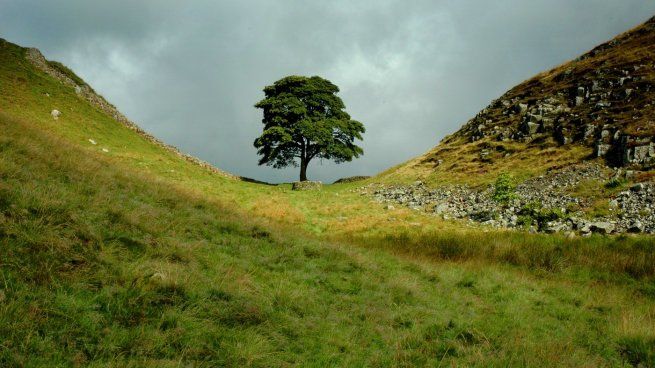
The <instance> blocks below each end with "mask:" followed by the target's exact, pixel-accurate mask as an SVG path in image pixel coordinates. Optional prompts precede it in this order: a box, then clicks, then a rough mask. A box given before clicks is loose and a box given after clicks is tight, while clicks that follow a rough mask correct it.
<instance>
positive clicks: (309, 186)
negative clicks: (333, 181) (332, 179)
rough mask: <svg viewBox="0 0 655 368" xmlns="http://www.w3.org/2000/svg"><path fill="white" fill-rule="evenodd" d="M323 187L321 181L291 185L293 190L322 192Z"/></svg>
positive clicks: (297, 182)
mask: <svg viewBox="0 0 655 368" xmlns="http://www.w3.org/2000/svg"><path fill="white" fill-rule="evenodd" d="M322 187H323V183H322V182H320V181H309V180H308V181H296V182H294V183H293V184H292V185H291V190H320V189H321V188H322Z"/></svg>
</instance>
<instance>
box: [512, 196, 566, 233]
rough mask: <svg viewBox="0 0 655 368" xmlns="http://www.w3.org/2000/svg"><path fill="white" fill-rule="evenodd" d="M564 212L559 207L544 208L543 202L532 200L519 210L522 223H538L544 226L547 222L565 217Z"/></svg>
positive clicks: (528, 224)
mask: <svg viewBox="0 0 655 368" xmlns="http://www.w3.org/2000/svg"><path fill="white" fill-rule="evenodd" d="M564 217H565V216H564V213H563V212H562V210H561V209H559V208H544V207H543V206H542V205H541V203H538V202H532V203H529V204H527V205H525V206H523V208H521V209H520V210H519V220H520V222H519V223H521V224H524V225H527V226H530V225H532V224H537V225H538V226H539V227H543V226H544V225H545V224H546V223H547V222H550V221H555V220H559V219H562V218H564Z"/></svg>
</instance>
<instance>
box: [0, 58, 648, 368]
mask: <svg viewBox="0 0 655 368" xmlns="http://www.w3.org/2000/svg"><path fill="white" fill-rule="evenodd" d="M0 91H2V92H0V132H1V133H2V134H0V366H8V367H13V366H19V367H20V366H30V367H33V366H36V367H38V366H43V367H53V366H91V367H105V366H116V367H124V366H128V367H130V366H132V367H141V366H150V367H166V366H171V367H172V366H175V367H177V366H198V367H215V366H261V367H288V366H317V367H319V366H321V367H332V366H344V367H360V366H362V367H363V366H376V367H378V366H380V367H385V366H406V367H413V366H435V367H438V366H441V367H444V366H479V367H494V366H496V367H507V366H536V367H541V366H571V367H579V366H588V367H599V366H630V365H634V366H638V365H639V364H641V365H642V366H652V365H653V355H654V354H655V353H654V352H655V346H654V344H653V341H655V340H654V339H655V283H654V281H653V280H655V279H654V277H653V276H654V275H655V270H654V269H653V267H654V266H653V264H655V262H653V254H654V252H653V248H654V246H653V242H652V239H651V238H648V237H626V238H601V237H592V238H590V239H575V240H566V239H563V238H559V237H553V236H530V235H527V234H523V233H517V232H484V231H483V230H482V229H479V228H469V229H466V228H461V224H458V223H450V222H444V221H440V220H437V219H435V218H433V217H429V216H425V215H422V214H420V213H418V212H414V211H410V210H406V209H397V210H393V211H384V210H382V206H381V205H380V204H377V203H373V202H371V201H370V199H369V198H368V197H366V196H361V195H359V194H358V193H357V191H354V189H356V188H358V187H360V186H361V185H364V184H366V183H368V182H372V181H374V180H375V179H370V180H369V181H367V182H364V183H348V184H340V185H334V186H327V187H326V188H325V189H324V190H323V191H320V192H301V193H296V192H291V191H290V189H289V187H288V186H277V187H271V186H264V185H257V184H253V183H244V182H240V181H237V180H233V179H230V178H228V177H225V176H223V175H220V174H214V173H211V172H209V171H207V170H204V169H202V168H200V167H198V166H194V165H192V164H190V163H188V162H187V161H184V160H182V159H180V158H179V157H177V156H176V155H174V154H173V153H171V152H169V151H166V150H164V149H162V148H160V147H157V146H155V145H153V144H151V143H150V142H148V141H146V140H144V139H143V138H141V137H140V136H138V135H137V134H135V133H134V132H133V131H132V130H129V129H128V128H125V127H124V126H122V125H120V124H118V123H116V122H115V121H113V120H112V119H110V118H108V117H106V116H104V115H103V114H102V113H100V112H99V111H98V110H96V109H94V108H92V107H91V106H89V105H88V104H86V103H84V101H83V100H81V99H80V97H78V96H76V95H75V93H74V91H73V90H72V88H68V87H66V86H63V85H61V84H59V83H57V82H56V81H54V80H52V79H51V78H50V77H48V76H46V75H43V74H42V73H39V72H37V71H35V70H33V69H32V68H31V67H30V66H29V65H28V64H27V63H26V62H25V61H24V60H23V58H22V50H21V49H19V48H16V47H13V46H10V45H9V46H7V45H5V46H1V47H0ZM6 91H8V92H6ZM46 92H47V93H49V94H50V97H46V96H45V93H46ZM53 108H57V109H59V110H60V111H62V112H63V114H62V117H61V118H60V119H59V120H57V121H54V120H52V118H51V117H50V115H49V112H50V110H51V109H53ZM90 138H91V139H94V140H95V141H97V142H98V145H92V144H90V143H89V142H88V139H90ZM102 148H107V149H108V150H109V152H108V153H105V152H103V151H102V150H101V149H102Z"/></svg>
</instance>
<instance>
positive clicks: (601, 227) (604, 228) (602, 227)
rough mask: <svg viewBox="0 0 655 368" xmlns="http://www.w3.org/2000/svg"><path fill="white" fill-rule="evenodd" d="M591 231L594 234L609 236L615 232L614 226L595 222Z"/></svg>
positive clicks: (608, 223)
mask: <svg viewBox="0 0 655 368" xmlns="http://www.w3.org/2000/svg"><path fill="white" fill-rule="evenodd" d="M590 229H591V231H592V232H594V233H598V234H605V235H607V234H611V233H612V232H613V231H614V224H612V223H611V222H604V221H599V222H594V223H592V224H591V226H590Z"/></svg>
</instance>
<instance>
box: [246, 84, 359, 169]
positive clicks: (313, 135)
mask: <svg viewBox="0 0 655 368" xmlns="http://www.w3.org/2000/svg"><path fill="white" fill-rule="evenodd" d="M337 92H339V87H337V86H336V85H334V84H333V83H332V82H330V81H329V80H327V79H323V78H321V77H318V76H313V77H303V76H289V77H285V78H282V79H280V80H278V81H277V82H275V83H274V84H273V85H271V86H267V87H265V88H264V93H265V98H264V99H263V100H261V101H259V102H258V103H257V104H256V105H255V107H257V108H260V109H263V110H264V118H263V120H262V123H263V124H264V131H263V133H262V135H261V136H260V137H259V138H257V139H256V140H255V143H254V145H255V147H256V148H257V149H258V151H257V153H258V154H259V155H261V156H262V157H261V159H260V160H259V164H260V165H270V166H273V167H275V168H283V167H287V166H295V167H297V166H298V165H299V166H300V180H301V181H305V180H307V165H308V164H309V162H310V161H311V160H312V159H314V158H322V159H326V160H333V161H335V162H336V163H342V162H346V161H351V160H352V159H353V158H357V157H359V156H360V155H362V154H363V153H364V151H363V150H362V148H361V147H358V146H357V145H355V139H358V140H362V133H364V132H365V129H364V125H363V124H362V123H360V122H358V121H355V120H352V119H351V118H350V115H348V113H346V112H345V111H344V109H345V105H344V103H343V101H342V100H341V98H339V97H338V96H337Z"/></svg>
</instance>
